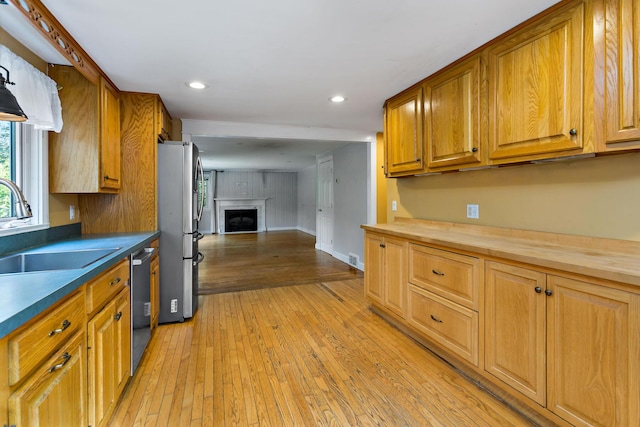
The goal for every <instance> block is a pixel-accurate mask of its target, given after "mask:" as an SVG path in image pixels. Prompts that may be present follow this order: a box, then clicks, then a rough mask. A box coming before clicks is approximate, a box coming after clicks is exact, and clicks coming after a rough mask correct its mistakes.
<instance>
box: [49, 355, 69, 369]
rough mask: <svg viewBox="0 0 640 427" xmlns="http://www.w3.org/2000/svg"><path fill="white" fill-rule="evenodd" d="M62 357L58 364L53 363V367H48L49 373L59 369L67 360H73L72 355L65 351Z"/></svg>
mask: <svg viewBox="0 0 640 427" xmlns="http://www.w3.org/2000/svg"><path fill="white" fill-rule="evenodd" d="M60 359H62V362H60V363H58V364H57V365H53V366H52V367H50V368H49V369H47V371H48V372H49V373H52V372H55V371H57V370H58V369H60V368H62V367H63V366H64V365H66V364H67V362H69V360H71V355H70V354H69V353H67V352H66V351H65V352H64V354H63V355H62V356H60Z"/></svg>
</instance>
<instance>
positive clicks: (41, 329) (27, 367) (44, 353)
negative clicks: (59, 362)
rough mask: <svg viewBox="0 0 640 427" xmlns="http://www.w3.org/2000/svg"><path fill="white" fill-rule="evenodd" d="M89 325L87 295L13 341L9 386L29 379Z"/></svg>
mask: <svg viewBox="0 0 640 427" xmlns="http://www.w3.org/2000/svg"><path fill="white" fill-rule="evenodd" d="M84 322H85V315H84V292H79V293H77V294H76V295H75V296H73V297H71V298H70V299H69V300H67V301H66V302H64V303H63V304H62V305H61V306H60V307H58V308H56V309H55V310H53V311H52V312H51V313H49V314H48V315H46V316H45V317H44V318H41V319H40V320H38V321H35V322H34V323H33V326H30V327H28V328H27V329H24V330H23V331H22V332H20V333H18V334H17V335H15V336H13V337H11V338H10V339H9V385H14V384H16V383H17V382H18V381H20V380H21V379H22V378H24V377H25V376H26V375H28V374H29V373H30V372H31V371H32V370H33V369H34V368H35V367H36V366H38V365H40V364H41V363H42V361H43V360H45V359H46V358H47V357H49V356H50V355H51V354H52V353H53V352H54V351H56V350H57V349H58V348H60V346H61V345H63V344H64V343H65V342H66V341H67V340H68V339H69V337H70V336H71V335H73V333H74V332H75V331H77V330H78V329H79V328H80V327H82V325H83V324H84Z"/></svg>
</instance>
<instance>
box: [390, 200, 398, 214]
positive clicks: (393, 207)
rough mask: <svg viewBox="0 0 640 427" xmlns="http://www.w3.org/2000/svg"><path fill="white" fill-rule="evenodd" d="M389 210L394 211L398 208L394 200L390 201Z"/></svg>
mask: <svg viewBox="0 0 640 427" xmlns="http://www.w3.org/2000/svg"><path fill="white" fill-rule="evenodd" d="M391 210H392V211H394V212H395V211H397V210H398V203H397V202H396V201H395V200H393V201H392V202H391Z"/></svg>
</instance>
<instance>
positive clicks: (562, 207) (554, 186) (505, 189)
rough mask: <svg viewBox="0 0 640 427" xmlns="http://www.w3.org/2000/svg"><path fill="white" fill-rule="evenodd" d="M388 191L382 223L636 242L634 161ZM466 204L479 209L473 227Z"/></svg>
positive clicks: (406, 184)
mask: <svg viewBox="0 0 640 427" xmlns="http://www.w3.org/2000/svg"><path fill="white" fill-rule="evenodd" d="M387 184H388V186H387V191H388V193H387V214H388V219H389V222H393V220H394V218H395V217H396V216H404V217H410V218H422V219H431V220H439V221H452V222H461V223H470V224H479V225H490V226H497V227H507V228H520V229H527V230H538V231H549V232H556V233H566V234H578V235H586V236H596V237H608V238H615V239H624V240H635V241H640V153H632V154H621V155H613V156H608V157H598V158H590V159H581V160H573V161H566V162H555V163H545V164H537V165H535V164H529V165H520V166H510V167H504V168H498V169H486V170H478V171H469V172H454V173H448V174H442V175H435V176H424V177H411V178H401V179H388V180H387ZM392 200H397V202H398V210H397V212H392V211H391V201H392ZM467 203H477V204H478V205H479V206H480V209H479V210H480V219H479V220H470V219H467V218H466V205H467Z"/></svg>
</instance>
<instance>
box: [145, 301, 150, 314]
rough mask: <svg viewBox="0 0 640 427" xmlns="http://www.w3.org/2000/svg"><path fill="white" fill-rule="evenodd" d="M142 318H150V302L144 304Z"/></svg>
mask: <svg viewBox="0 0 640 427" xmlns="http://www.w3.org/2000/svg"><path fill="white" fill-rule="evenodd" d="M144 316H145V317H149V316H151V302H145V303H144Z"/></svg>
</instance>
